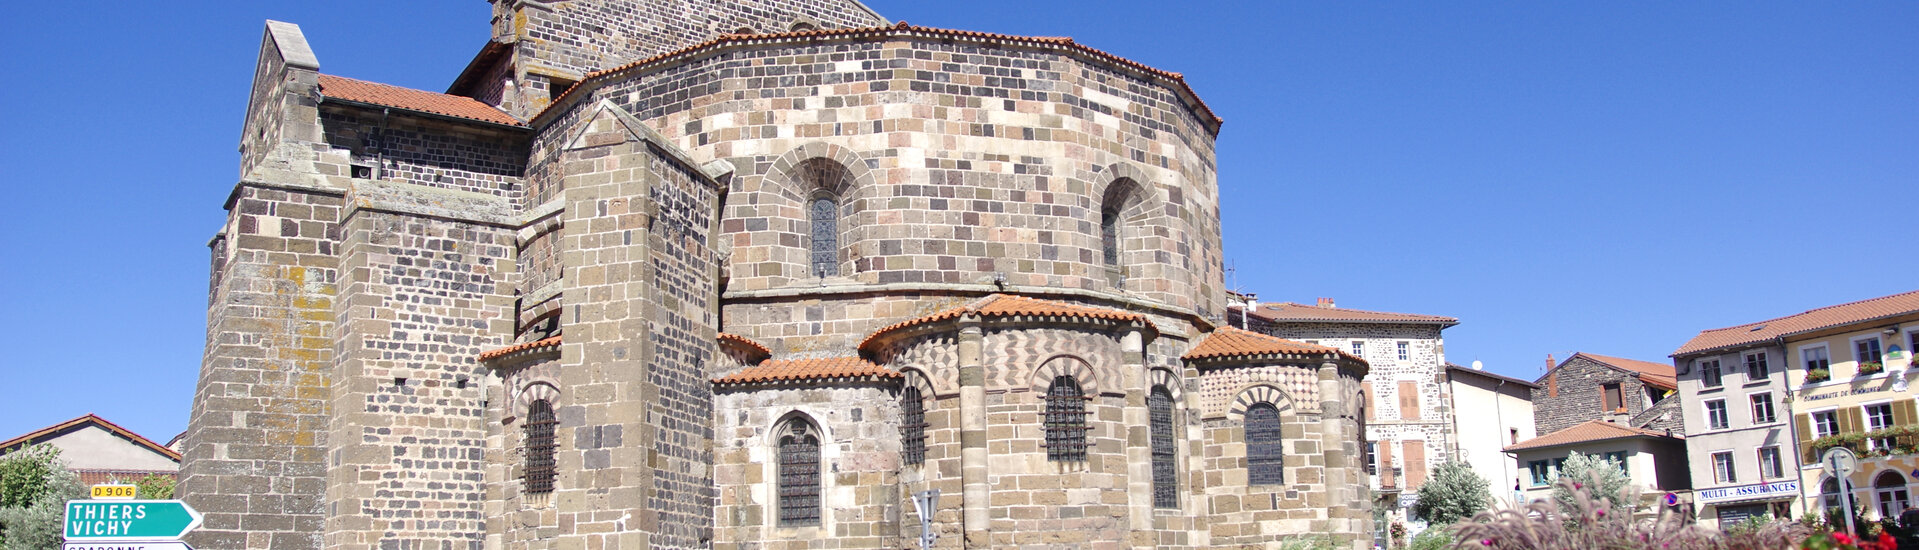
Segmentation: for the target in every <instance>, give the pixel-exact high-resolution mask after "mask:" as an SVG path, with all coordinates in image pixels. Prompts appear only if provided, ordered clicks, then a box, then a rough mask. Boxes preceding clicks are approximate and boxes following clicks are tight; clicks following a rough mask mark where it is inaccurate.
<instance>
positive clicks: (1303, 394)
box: [180, 0, 1372, 550]
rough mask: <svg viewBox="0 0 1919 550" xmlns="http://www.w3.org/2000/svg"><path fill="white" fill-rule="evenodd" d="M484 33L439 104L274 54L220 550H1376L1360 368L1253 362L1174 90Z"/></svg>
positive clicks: (215, 537) (222, 451)
mask: <svg viewBox="0 0 1919 550" xmlns="http://www.w3.org/2000/svg"><path fill="white" fill-rule="evenodd" d="M491 13H492V21H491V26H492V38H491V40H489V41H488V42H487V43H486V44H485V45H484V46H483V47H481V48H480V49H479V51H478V53H477V54H476V55H475V56H474V57H473V60H472V61H471V63H470V64H468V65H467V66H466V68H465V70H464V71H463V72H462V73H461V74H460V76H459V77H458V78H456V79H454V81H453V82H452V83H451V84H450V85H449V86H448V87H447V89H446V90H445V92H444V93H439V92H429V91H421V90H413V89H407V88H401V87H396V86H390V85H386V84H379V83H374V82H367V81H362V80H356V79H353V78H348V77H344V76H338V75H332V74H326V73H323V72H321V67H320V61H319V56H318V55H317V54H316V52H314V51H312V50H311V49H310V48H309V47H308V45H307V43H306V40H305V38H304V37H303V36H302V34H301V31H300V28H299V27H297V26H295V25H292V24H288V23H282V22H268V23H267V25H266V29H265V32H264V33H263V40H262V43H261V47H260V56H259V61H258V64H257V65H256V66H255V69H254V79H253V87H252V91H251V95H250V98H249V100H248V103H247V114H246V120H245V124H244V126H243V128H242V134H241V136H240V138H241V139H240V146H239V149H240V178H239V181H238V183H237V184H236V185H235V186H234V187H233V189H232V193H231V194H230V195H229V196H228V198H227V200H226V203H225V209H226V214H227V215H226V218H225V223H224V225H223V226H222V227H221V229H220V230H219V231H218V232H217V233H216V234H215V235H214V236H213V238H212V239H211V241H209V243H208V246H209V247H210V249H211V256H212V259H211V272H212V274H211V277H210V282H209V288H208V311H207V347H206V354H205V360H204V363H203V364H202V367H201V372H200V382H199V384H198V387H197V389H196V395H195V398H194V402H193V409H192V417H191V421H190V426H189V429H188V432H187V433H186V434H185V436H184V440H183V445H184V451H183V452H184V462H183V466H182V470H181V481H180V490H181V494H182V495H184V498H185V499H186V500H187V501H188V502H190V503H191V504H192V505H194V506H195V507H196V508H198V509H199V510H201V511H203V512H205V513H206V516H207V517H206V521H205V524H204V527H203V528H202V529H201V530H199V531H197V532H195V533H193V534H192V535H190V536H189V537H188V542H189V543H191V544H192V545H193V546H194V547H196V548H200V549H202V550H215V549H241V548H261V549H275V550H278V549H303V548H341V549H374V548H378V549H382V550H480V549H488V550H492V549H566V550H641V549H647V548H722V549H743V548H919V547H922V546H928V547H938V548H1113V547H1168V548H1202V547H1246V548H1271V547H1275V546H1277V545H1279V544H1280V543H1281V542H1282V541H1284V540H1286V539H1289V538H1295V537H1307V536H1331V537H1333V538H1336V539H1338V540H1340V541H1342V542H1344V543H1345V544H1347V545H1350V546H1352V547H1354V548H1360V547H1363V546H1365V545H1367V543H1366V542H1365V541H1367V540H1369V539H1370V537H1369V536H1368V533H1369V532H1370V530H1371V527H1372V526H1371V522H1372V520H1371V517H1372V514H1371V511H1370V509H1369V507H1370V501H1371V495H1370V490H1369V489H1368V488H1367V486H1366V477H1365V473H1364V471H1363V465H1361V464H1360V463H1359V460H1358V457H1359V456H1360V454H1361V452H1362V447H1361V445H1362V441H1363V439H1362V434H1363V433H1364V431H1365V425H1364V424H1365V421H1364V418H1366V414H1365V413H1366V411H1364V410H1362V409H1363V406H1362V405H1361V404H1363V403H1364V402H1365V401H1364V399H1363V398H1362V397H1363V396H1362V389H1361V387H1362V386H1361V382H1360V381H1361V379H1362V377H1364V376H1365V374H1366V373H1367V370H1368V368H1369V367H1368V365H1367V363H1366V362H1365V361H1364V360H1362V359H1361V358H1359V357H1357V356H1354V355H1352V354H1350V353H1347V352H1346V351H1344V350H1341V349H1337V348H1334V347H1324V346H1318V345H1311V344H1306V343H1302V342H1296V341H1290V340H1285V339H1282V338H1278V337H1274V336H1269V335H1263V334H1256V333H1252V332H1248V331H1244V330H1239V329H1234V328H1231V327H1229V326H1226V325H1225V323H1224V322H1223V319H1224V314H1225V307H1224V303H1225V289H1224V288H1223V284H1222V266H1221V250H1220V226H1219V218H1218V217H1219V189H1218V186H1217V183H1218V182H1217V176H1216V171H1215V157H1214V148H1213V146H1214V139H1215V138H1216V137H1217V135H1218V132H1219V128H1220V122H1221V121H1220V119H1219V118H1218V117H1216V116H1215V115H1214V114H1213V113H1212V111H1211V110H1209V109H1208V108H1207V106H1206V104H1205V103H1203V102H1202V101H1201V100H1200V98H1199V97H1198V96H1197V95H1196V94H1195V93H1194V92H1193V90H1192V89H1191V88H1189V87H1188V86H1187V85H1186V83H1185V81H1184V80H1183V79H1182V78H1181V77H1180V75H1179V74H1178V73H1173V72H1168V71H1165V70H1161V69H1156V68H1153V67H1148V66H1145V65H1142V64H1139V63H1136V62H1133V61H1130V60H1127V59H1125V58H1122V57H1119V56H1116V55H1114V54H1111V53H1107V52H1105V51H1101V50H1098V49H1095V48H1092V47H1089V46H1087V45H1083V44H1080V43H1078V42H1075V41H1073V40H1072V39H1069V38H1057V37H1026V36H1008V35H1001V34H991V33H984V32H973V31H958V30H946V29H938V28H928V27H921V26H914V25H909V24H907V23H905V22H893V21H889V20H887V19H886V18H884V17H882V16H881V15H879V14H878V13H875V12H874V11H872V10H871V9H868V8H867V7H866V6H864V5H862V4H860V3H859V2H858V1H856V0H549V1H544V2H541V1H534V0H493V1H492V3H491ZM476 23H477V22H476ZM369 38H372V37H369Z"/></svg>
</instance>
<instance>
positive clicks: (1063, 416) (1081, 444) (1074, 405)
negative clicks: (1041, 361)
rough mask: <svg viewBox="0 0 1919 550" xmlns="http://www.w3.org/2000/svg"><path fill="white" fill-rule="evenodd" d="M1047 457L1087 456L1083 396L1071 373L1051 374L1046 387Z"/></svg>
mask: <svg viewBox="0 0 1919 550" xmlns="http://www.w3.org/2000/svg"><path fill="white" fill-rule="evenodd" d="M1046 459H1047V460H1056V461H1067V462H1080V461H1085V460H1086V396H1085V395H1084V394H1083V393H1081V392H1080V389H1079V382H1078V381H1075V380H1073V377H1071V376H1058V377H1055V378H1053V386H1052V387H1051V388H1047V390H1046Z"/></svg>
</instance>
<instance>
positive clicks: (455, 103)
mask: <svg viewBox="0 0 1919 550" xmlns="http://www.w3.org/2000/svg"><path fill="white" fill-rule="evenodd" d="M320 94H321V95H324V96H326V97H337V98H340V99H344V100H347V101H358V102H361V103H371V104H374V105H381V106H386V107H394V108H399V109H407V110H411V111H420V112H426V113H433V114H438V115H446V116H450V117H455V118H464V119H468V120H477V121H481V122H491V123H494V124H504V125H507V126H525V124H522V123H521V122H520V120H519V119H516V118H513V115H509V114H506V112H505V111H501V110H499V109H496V108H494V107H493V106H492V105H487V104H485V103H481V102H480V101H479V100H476V99H473V98H470V97H464V96H457V95H447V94H441V93H434V92H429V91H425V90H415V89H412V88H401V87H399V86H394V85H391V84H380V83H378V82H367V81H365V80H355V79H351V78H347V77H343V76H333V75H330V74H323V75H320Z"/></svg>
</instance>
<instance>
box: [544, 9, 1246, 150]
mask: <svg viewBox="0 0 1919 550" xmlns="http://www.w3.org/2000/svg"><path fill="white" fill-rule="evenodd" d="M914 34H917V35H923V36H928V37H932V38H970V39H977V40H990V41H999V42H1011V43H1016V44H1031V45H1046V46H1055V47H1062V48H1066V49H1069V50H1073V51H1075V52H1079V53H1082V54H1085V55H1086V56H1088V57H1092V58H1094V59H1099V60H1103V61H1106V62H1109V63H1113V64H1116V65H1121V66H1124V67H1128V68H1132V69H1134V70H1137V71H1140V72H1143V73H1146V74H1149V75H1153V76H1158V77H1160V78H1165V79H1168V80H1171V81H1172V82H1173V83H1174V84H1177V85H1178V88H1179V91H1181V92H1185V94H1186V96H1187V97H1191V98H1192V99H1193V107H1194V108H1195V110H1197V111H1199V113H1200V115H1201V116H1202V117H1203V119H1204V120H1205V121H1207V122H1211V123H1212V124H1211V127H1212V130H1213V131H1215V132H1217V131H1218V128H1219V125H1220V124H1221V123H1223V122H1225V121H1224V119H1221V118H1219V115H1217V114H1214V113H1213V110H1212V108H1211V107H1207V106H1206V102H1205V101H1202V100H1200V99H1199V94H1198V93H1195V92H1193V88H1192V86H1190V85H1188V84H1187V83H1186V77H1185V76H1183V75H1181V74H1179V73H1176V72H1172V71H1163V70H1160V69H1155V68H1153V67H1151V66H1148V65H1146V64H1144V63H1140V62H1138V61H1133V60H1131V59H1127V58H1124V57H1120V56H1117V55H1113V54H1110V53H1107V52H1104V51H1101V50H1099V49H1096V48H1091V47H1087V46H1085V45H1082V44H1079V43H1077V42H1074V41H1073V39H1072V38H1067V37H1059V36H1018V35H1011V34H998V33H990V32H977V31H961V30H952V29H940V28H934V27H920V26H915V25H910V24H907V23H906V22H905V21H901V22H899V23H896V24H893V25H890V26H885V27H860V28H849V29H817V30H806V31H793V32H779V33H764V34H722V35H720V36H719V37H718V38H714V39H712V40H708V41H706V42H701V43H699V44H694V45H691V46H687V47H685V48H680V49H678V50H674V51H671V52H667V53H663V54H660V55H656V56H653V57H649V58H645V59H641V60H638V61H634V62H631V63H627V64H625V65H620V66H618V67H613V68H610V69H603V70H599V71H594V72H591V73H587V75H586V78H585V79H584V80H581V81H579V82H578V83H575V84H574V85H573V87H571V88H567V89H566V92H564V93H562V94H560V96H559V97H557V98H555V99H554V100H553V102H552V103H551V104H549V105H548V106H547V111H552V110H553V107H555V106H559V105H564V104H565V103H566V101H567V100H568V99H571V96H572V95H573V94H574V92H577V91H579V90H581V89H582V87H583V86H586V85H588V84H590V83H592V82H593V81H594V80H595V79H597V78H600V77H604V76H606V75H610V74H614V73H619V72H623V71H627V70H631V69H635V68H639V67H645V66H649V65H654V64H659V63H662V62H666V61H670V60H672V59H674V58H678V57H682V56H686V55H689V54H693V53H696V52H699V51H701V50H708V49H715V48H718V47H722V46H725V45H729V44H741V43H751V42H768V41H773V40H786V39H794V38H859V37H881V36H885V37H891V36H899V35H914ZM545 115H546V112H544V111H543V112H541V113H540V114H538V115H534V117H533V118H534V119H536V120H537V119H539V118H540V117H542V116H545Z"/></svg>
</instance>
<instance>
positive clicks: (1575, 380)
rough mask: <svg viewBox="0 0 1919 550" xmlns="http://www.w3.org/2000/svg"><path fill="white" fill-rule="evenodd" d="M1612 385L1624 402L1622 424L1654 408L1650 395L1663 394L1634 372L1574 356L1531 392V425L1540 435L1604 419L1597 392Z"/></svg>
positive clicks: (1604, 413)
mask: <svg viewBox="0 0 1919 550" xmlns="http://www.w3.org/2000/svg"><path fill="white" fill-rule="evenodd" d="M1613 382H1618V383H1619V387H1620V392H1621V394H1622V395H1623V396H1624V400H1625V402H1626V403H1625V404H1626V414H1625V415H1624V417H1625V418H1621V419H1620V421H1621V422H1625V421H1628V419H1630V418H1633V417H1636V416H1638V415H1639V414H1640V413H1642V412H1645V411H1646V409H1647V408H1648V407H1651V406H1652V405H1653V397H1652V396H1654V395H1659V394H1661V393H1664V392H1663V390H1659V389H1656V388H1652V387H1649V386H1647V385H1646V384H1645V383H1644V382H1641V381H1640V380H1639V376H1638V374H1636V373H1633V372H1631V371H1627V370H1621V369H1617V368H1613V367H1611V366H1608V365H1605V364H1603V363H1600V362H1598V361H1594V360H1592V359H1590V358H1588V357H1586V356H1584V355H1574V356H1572V357H1571V358H1568V359H1566V361H1564V362H1562V363H1560V364H1559V366H1558V367H1555V368H1554V369H1553V370H1552V371H1551V372H1548V373H1546V377H1545V378H1544V379H1542V380H1540V381H1539V387H1538V388H1534V389H1533V424H1534V426H1535V427H1536V428H1537V430H1538V432H1539V435H1547V434H1551V433H1553V432H1556V431H1559V430H1563V429H1566V428H1570V427H1572V426H1573V425H1575V424H1579V423H1581V422H1585V421H1588V420H1599V419H1602V418H1605V417H1606V415H1607V414H1606V411H1604V410H1603V409H1604V408H1605V403H1604V401H1603V399H1604V396H1603V395H1601V393H1600V390H1601V386H1602V385H1604V384H1608V383H1613ZM1680 427H1681V428H1682V429H1683V428H1684V426H1683V425H1682V426H1680Z"/></svg>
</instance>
